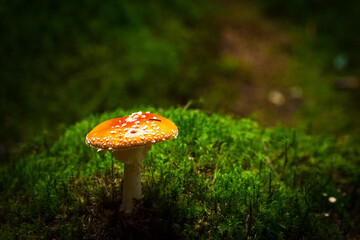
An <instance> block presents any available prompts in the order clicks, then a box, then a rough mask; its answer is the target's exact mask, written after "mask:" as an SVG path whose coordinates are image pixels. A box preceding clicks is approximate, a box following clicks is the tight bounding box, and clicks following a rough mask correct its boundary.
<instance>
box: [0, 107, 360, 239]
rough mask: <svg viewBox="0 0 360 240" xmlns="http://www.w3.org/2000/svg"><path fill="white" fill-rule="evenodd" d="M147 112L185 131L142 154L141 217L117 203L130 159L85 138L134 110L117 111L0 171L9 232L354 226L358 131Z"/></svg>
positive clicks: (325, 235)
mask: <svg viewBox="0 0 360 240" xmlns="http://www.w3.org/2000/svg"><path fill="white" fill-rule="evenodd" d="M141 110H143V111H151V112H156V113H159V114H160V115H163V116H165V117H168V118H170V119H171V120H173V121H174V122H175V123H176V124H177V126H178V128H179V136H178V138H177V139H176V140H171V141H167V142H165V143H161V144H157V145H155V146H153V148H152V150H151V151H150V152H149V154H148V156H147V157H146V159H145V160H144V162H143V171H142V183H143V194H144V195H143V198H142V200H141V201H140V202H139V203H138V210H137V211H136V212H135V213H134V214H133V215H132V216H124V215H123V214H121V213H120V212H119V205H120V203H121V194H120V193H121V186H122V176H123V165H122V164H121V163H119V162H114V160H112V159H111V156H110V154H109V153H104V154H99V153H97V152H96V150H94V149H91V148H89V147H88V146H87V145H86V144H85V142H84V138H85V135H86V134H87V132H88V131H89V130H91V129H92V127H93V126H95V125H96V124H97V123H99V122H101V121H103V120H105V119H109V118H113V117H118V116H124V115H127V114H129V113H131V112H128V111H123V110H117V111H115V112H111V113H105V114H103V115H101V116H91V117H89V118H87V119H86V120H84V121H81V122H79V123H77V124H76V125H74V126H73V127H71V128H69V129H68V130H67V131H66V132H65V133H64V134H63V135H62V136H61V137H60V139H59V140H58V141H57V142H56V143H55V144H54V145H53V146H51V147H49V148H48V150H47V151H42V152H40V153H36V154H28V155H25V156H23V157H22V158H21V159H19V160H18V161H16V162H13V163H11V164H8V165H5V166H4V167H2V168H1V170H0V180H1V181H0V187H1V188H0V191H1V192H0V193H1V202H0V212H1V214H0V216H1V218H0V222H1V229H0V236H1V237H4V239H6V238H9V239H12V238H15V237H19V238H20V239H31V238H35V239H45V238H50V237H51V238H56V239H72V238H86V239H89V238H97V239H99V238H101V239H112V238H113V237H114V236H118V237H136V238H158V237H162V236H165V237H166V236H172V237H174V236H175V238H200V239H209V238H215V239H224V238H240V239H241V238H249V239H297V238H299V237H305V238H312V239H337V238H341V237H343V236H346V234H355V225H354V224H356V221H355V222H354V221H353V220H352V219H355V220H356V219H357V218H358V217H357V216H358V213H359V211H358V210H359V205H358V202H357V201H356V199H357V197H358V196H357V195H358V192H357V190H356V186H357V184H359V179H360V172H359V170H358V169H357V168H356V166H358V165H359V160H358V157H357V156H358V155H359V150H358V149H359V139H357V138H353V137H348V138H347V139H334V138H332V137H328V136H310V135H306V134H305V133H303V132H299V131H295V130H291V129H287V128H283V127H277V128H272V129H262V128H260V127H259V126H258V125H257V124H256V123H255V122H253V121H251V120H248V119H240V120H235V119H232V118H230V117H221V116H219V115H210V116H208V115H206V114H204V113H202V112H199V111H196V110H186V111H185V110H183V109H180V108H177V109H169V110H166V111H164V110H159V109H152V108H142V109H141ZM325 195H326V196H325ZM329 197H335V198H336V199H337V201H336V202H335V203H331V202H330V201H329V199H328V198H329ZM350 208H351V209H352V211H349V210H350ZM327 214H329V216H327Z"/></svg>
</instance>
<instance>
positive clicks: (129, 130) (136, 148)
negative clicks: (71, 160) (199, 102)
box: [86, 112, 178, 213]
mask: <svg viewBox="0 0 360 240" xmlns="http://www.w3.org/2000/svg"><path fill="white" fill-rule="evenodd" d="M177 135H178V129H177V127H176V125H175V124H174V123H173V122H172V121H170V120H169V119H167V118H164V117H162V116H159V115H156V114H152V113H149V112H147V113H142V112H137V113H133V114H131V115H130V116H127V117H122V118H115V119H110V120H107V121H105V122H102V123H100V124H99V125H97V126H96V127H95V128H94V129H93V130H91V132H90V133H89V134H88V135H87V136H86V144H88V145H89V146H91V147H94V148H97V149H98V151H103V150H108V151H110V152H111V155H112V157H114V158H115V159H117V160H119V161H120V162H123V163H124V181H123V193H122V196H123V198H122V203H121V207H120V210H121V211H123V212H125V213H131V212H132V210H133V208H134V199H140V197H141V175H140V173H141V161H142V160H143V159H144V157H145V156H146V154H147V153H148V151H149V150H150V148H151V146H152V145H153V144H156V143H159V142H163V141H166V140H170V139H173V138H176V137H177Z"/></svg>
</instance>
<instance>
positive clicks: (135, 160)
mask: <svg viewBox="0 0 360 240" xmlns="http://www.w3.org/2000/svg"><path fill="white" fill-rule="evenodd" d="M150 148H151V146H144V147H138V148H132V149H127V150H121V151H114V152H112V153H111V155H112V156H113V157H114V158H115V159H116V160H118V161H120V162H123V163H124V181H123V193H122V203H121V206H120V211H122V212H124V213H131V212H132V210H133V208H134V199H140V198H141V161H142V160H143V159H144V157H145V156H146V154H147V153H148V151H149V150H150Z"/></svg>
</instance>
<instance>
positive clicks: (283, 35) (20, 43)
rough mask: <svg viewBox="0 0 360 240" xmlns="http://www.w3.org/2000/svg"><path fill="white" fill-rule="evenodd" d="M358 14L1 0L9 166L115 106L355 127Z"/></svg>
mask: <svg viewBox="0 0 360 240" xmlns="http://www.w3.org/2000/svg"><path fill="white" fill-rule="evenodd" d="M359 10H360V2H359V1H351V0H350V1H346V2H343V1H340V0H335V1H325V0H320V1H314V0H301V1H300V0H293V1H283V0H270V1H262V0H258V1H255V2H251V1H227V2H226V3H224V2H222V1H216V0H215V1H203V0H200V1H188V0H185V1H184V0H182V1H180V0H172V1H117V0H116V1H115V0H107V1H95V0H87V1H85V0H79V1H60V0H52V1H40V0H34V1H25V0H11V1H10V0H4V1H2V2H1V4H0V36H1V37H0V79H1V88H0V102H1V105H0V111H1V114H0V118H1V119H0V156H1V159H2V162H6V161H7V159H8V156H9V154H10V152H17V153H19V152H20V153H21V152H22V151H24V149H23V147H22V146H23V145H22V143H24V142H27V143H29V142H32V141H37V139H40V138H39V136H42V135H44V134H45V135H46V136H47V139H49V141H51V139H55V138H56V137H57V136H58V134H59V133H60V132H63V130H64V129H65V128H66V127H67V126H69V125H71V124H73V123H75V122H77V121H80V120H81V119H83V118H84V117H86V116H88V115H89V114H99V113H102V112H104V111H111V110H114V109H116V108H119V107H121V108H123V109H129V108H134V107H136V106H144V105H146V106H154V107H158V108H167V107H169V106H185V105H187V106H190V107H194V108H200V109H202V110H203V111H205V112H219V113H227V114H232V115H233V116H234V117H239V118H240V117H249V116H250V117H252V118H254V119H256V120H258V121H260V122H261V123H262V124H264V125H274V124H276V123H279V122H280V123H285V124H288V125H291V126H295V127H304V128H306V129H308V130H309V131H314V132H317V131H322V132H330V133H333V134H337V135H346V134H348V133H350V132H355V133H359V119H360V114H359V107H358V102H359V85H360V84H359V79H358V76H359V65H360V59H359V54H358V53H359V52H360V41H359V39H360V37H359V36H360V35H359V34H360V31H358V25H359V23H360V13H359Z"/></svg>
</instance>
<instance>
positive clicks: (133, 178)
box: [120, 164, 141, 213]
mask: <svg viewBox="0 0 360 240" xmlns="http://www.w3.org/2000/svg"><path fill="white" fill-rule="evenodd" d="M140 173H141V165H140V164H124V184H123V193H122V203H121V207H120V211H122V212H125V213H130V212H132V210H133V208H134V199H140V198H141V174H140Z"/></svg>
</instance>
